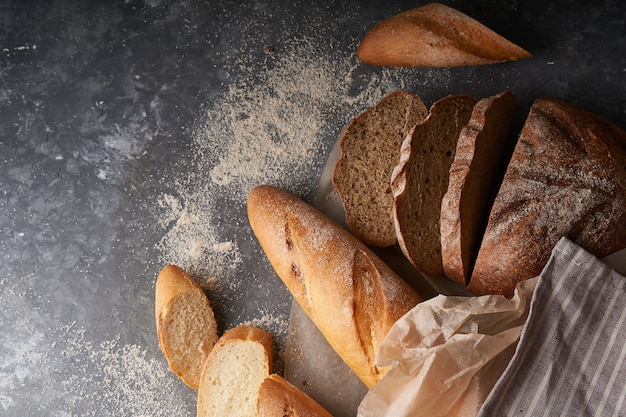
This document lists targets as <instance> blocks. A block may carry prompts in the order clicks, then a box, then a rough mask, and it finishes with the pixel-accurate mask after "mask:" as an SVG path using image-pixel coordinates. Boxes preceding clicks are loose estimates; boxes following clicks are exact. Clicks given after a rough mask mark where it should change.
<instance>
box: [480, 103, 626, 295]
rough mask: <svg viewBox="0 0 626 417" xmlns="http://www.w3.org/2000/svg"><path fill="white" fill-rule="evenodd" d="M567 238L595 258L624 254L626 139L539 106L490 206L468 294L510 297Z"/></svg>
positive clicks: (593, 121)
mask: <svg viewBox="0 0 626 417" xmlns="http://www.w3.org/2000/svg"><path fill="white" fill-rule="evenodd" d="M561 237H567V238H569V239H570V240H573V241H574V242H576V243H577V244H578V245H580V246H581V247H583V248H584V249H586V250H588V251H589V252H591V253H593V254H594V255H596V256H598V257H604V256H607V255H609V254H611V253H613V252H616V251H618V250H620V249H622V248H624V247H626V132H624V131H623V130H621V129H620V128H618V127H617V126H616V125H615V124H613V123H612V122H610V121H608V120H606V119H604V118H602V117H600V116H597V115H595V114H592V113H590V112H588V111H585V110H582V109H580V108H578V107H576V106H574V105H572V104H569V103H565V102H563V101H560V100H555V99H537V100H536V101H535V102H534V103H533V105H532V106H531V109H530V113H529V115H528V117H527V119H526V122H525V124H524V127H523V128H522V131H521V134H520V137H519V139H518V142H517V145H516V147H515V150H514V152H513V155H512V157H511V162H510V163H509V165H508V168H507V171H506V174H505V176H504V179H503V181H502V185H501V186H500V190H499V192H498V195H497V197H496V199H495V201H494V204H493V208H492V210H491V214H490V217H489V222H488V224H487V228H486V230H485V234H484V237H483V241H482V244H481V247H480V250H479V252H478V257H477V259H476V265H475V266H474V271H473V273H472V277H471V280H470V285H469V289H470V290H471V291H472V292H474V293H475V294H504V295H506V296H512V294H513V291H514V289H515V286H516V285H517V283H518V282H520V281H522V280H524V279H527V278H531V277H534V276H537V275H539V273H540V272H541V270H542V269H543V267H544V266H545V264H546V262H547V261H548V259H549V257H550V254H551V251H552V249H553V247H554V245H555V244H556V243H557V242H558V241H559V240H560V239H561Z"/></svg>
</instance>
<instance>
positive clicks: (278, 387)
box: [257, 374, 332, 417]
mask: <svg viewBox="0 0 626 417" xmlns="http://www.w3.org/2000/svg"><path fill="white" fill-rule="evenodd" d="M257 411H258V415H259V417H285V416H289V417H332V415H331V414H330V413H329V412H328V411H326V409H325V408H324V407H322V406H321V405H320V404H319V403H318V402H317V401H315V400H314V399H313V398H311V397H310V396H308V395H307V394H306V393H305V392H304V391H302V390H299V389H298V388H296V387H294V386H293V385H292V384H291V383H289V382H288V381H287V380H285V379H284V378H282V377H280V376H278V375H276V374H272V375H270V376H269V377H267V378H266V379H265V381H263V383H262V384H261V388H260V389H259V401H258V403H257Z"/></svg>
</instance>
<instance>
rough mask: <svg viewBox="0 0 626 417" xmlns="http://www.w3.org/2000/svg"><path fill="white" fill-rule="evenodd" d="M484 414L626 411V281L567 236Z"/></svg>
mask: <svg viewBox="0 0 626 417" xmlns="http://www.w3.org/2000/svg"><path fill="white" fill-rule="evenodd" d="M479 416H480V417H487V416H489V417H502V416H510V417H513V416H520V417H521V416H525V417H530V416H533V417H535V416H546V417H547V416H549V417H559V416H560V417H570V416H626V278H625V277H624V276H621V275H619V274H618V273H617V272H615V271H614V270H613V269H611V268H609V267H608V266H607V265H606V264H605V263H604V262H602V261H600V260H599V259H597V258H596V257H594V256H593V255H592V254H590V253H589V252H587V251H585V250H583V249H582V248H580V247H579V246H577V245H576V244H574V243H573V242H571V241H569V240H568V239H565V238H564V239H562V240H561V241H560V242H559V243H558V244H557V245H556V247H555V248H554V250H553V252H552V257H551V258H550V261H549V262H548V264H547V265H546V267H545V268H544V270H543V272H542V274H541V277H540V279H539V281H538V283H537V287H536V289H535V293H534V296H533V300H532V303H531V307H530V314H529V317H528V320H527V322H526V325H525V327H524V330H523V331H522V335H521V338H520V342H519V344H518V347H517V351H516V353H515V355H514V356H513V359H512V360H511V362H510V363H509V366H508V367H507V369H506V371H505V372H504V374H503V375H502V377H501V378H500V379H499V380H498V382H497V383H496V386H495V387H494V389H493V390H492V391H491V393H490V394H489V397H488V398H487V400H486V401H485V403H484V404H483V406H482V408H481V411H480V413H479Z"/></svg>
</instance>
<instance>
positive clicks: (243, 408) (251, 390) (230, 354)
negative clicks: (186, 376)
mask: <svg viewBox="0 0 626 417" xmlns="http://www.w3.org/2000/svg"><path fill="white" fill-rule="evenodd" d="M271 366H272V336H271V335H270V334H269V333H268V332H266V331H265V330H263V329H260V328H257V327H250V326H245V325H242V326H238V327H234V328H232V329H228V330H227V331H225V332H224V334H223V335H222V337H220V339H219V340H218V341H217V343H216V344H215V347H214V348H213V350H212V351H211V354H210V355H209V357H208V358H207V360H206V362H205V364H204V367H203V370H202V377H201V379H200V388H199V389H198V405H197V408H198V410H197V416H198V417H222V416H230V417H256V416H257V410H256V407H257V402H258V397H259V388H260V387H261V383H263V381H264V380H265V379H266V378H267V377H268V376H269V375H270V372H271Z"/></svg>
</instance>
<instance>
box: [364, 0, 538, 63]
mask: <svg viewBox="0 0 626 417" xmlns="http://www.w3.org/2000/svg"><path fill="white" fill-rule="evenodd" d="M357 55H358V57H359V58H360V59H361V60H362V61H363V62H365V63H367V64H372V65H384V66H416V67H458V66H467V65H484V64H493V63H497V62H503V61H514V60H518V59H522V58H530V57H531V54H530V53H529V52H528V51H526V50H524V49H523V48H521V47H519V46H517V45H515V44H514V43H512V42H510V41H508V40H507V39H505V38H504V37H502V36H500V35H499V34H497V33H495V32H494V31H493V30H491V29H489V28H488V27H486V26H484V25H483V24H481V23H480V22H478V21H476V20H475V19H473V18H471V17H469V16H467V15H466V14H464V13H462V12H460V11H458V10H456V9H453V8H451V7H448V6H444V5H442V4H438V3H431V4H427V5H424V6H420V7H417V8H414V9H411V10H407V11H405V12H402V13H399V14H397V15H395V16H392V17H390V18H388V19H385V20H383V21H382V22H380V23H378V24H376V25H375V26H374V27H373V28H372V29H371V30H370V31H369V32H368V33H367V34H366V35H365V37H364V38H363V40H362V41H361V43H360V45H359V47H358V49H357Z"/></svg>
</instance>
